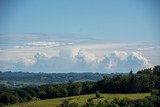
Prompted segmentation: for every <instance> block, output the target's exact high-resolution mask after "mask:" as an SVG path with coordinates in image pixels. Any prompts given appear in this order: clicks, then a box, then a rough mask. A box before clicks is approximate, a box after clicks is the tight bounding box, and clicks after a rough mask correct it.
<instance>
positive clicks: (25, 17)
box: [0, 0, 160, 73]
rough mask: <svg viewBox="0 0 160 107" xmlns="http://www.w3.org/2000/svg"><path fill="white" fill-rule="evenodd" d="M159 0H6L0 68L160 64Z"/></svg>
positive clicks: (117, 68) (124, 68)
mask: <svg viewBox="0 0 160 107" xmlns="http://www.w3.org/2000/svg"><path fill="white" fill-rule="evenodd" d="M159 5H160V2H159V0H1V1H0V13H1V14H0V71H8V70H9V71H10V70H11V71H24V72H103V73H112V72H129V71H130V69H133V70H134V71H137V70H140V69H144V68H149V67H153V66H154V65H158V64H160V61H159V59H160V54H158V53H160V45H159V40H160V30H159V28H160V20H159V19H160V11H159V10H160V6H159Z"/></svg>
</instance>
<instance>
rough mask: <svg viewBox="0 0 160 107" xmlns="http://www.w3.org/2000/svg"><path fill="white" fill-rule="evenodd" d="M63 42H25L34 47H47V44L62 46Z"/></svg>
mask: <svg viewBox="0 0 160 107" xmlns="http://www.w3.org/2000/svg"><path fill="white" fill-rule="evenodd" d="M60 45H61V44H60V43H59V42H44V41H40V42H31V43H25V44H24V46H32V47H35V46H36V47H46V46H60Z"/></svg>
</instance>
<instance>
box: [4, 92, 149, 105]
mask: <svg viewBox="0 0 160 107" xmlns="http://www.w3.org/2000/svg"><path fill="white" fill-rule="evenodd" d="M149 95H150V93H143V94H102V95H101V96H102V97H103V98H99V99H94V100H93V101H94V102H95V103H97V102H98V101H100V100H101V101H104V100H107V101H111V100H113V99H114V98H119V99H122V98H130V99H134V100H135V99H142V98H144V97H146V96H149ZM94 97H95V95H94V94H89V95H80V96H73V97H63V98H55V99H48V100H37V101H30V102H25V103H21V104H13V105H8V106H5V107H56V106H57V105H59V104H60V103H61V102H62V101H63V100H64V99H68V100H70V102H76V103H78V104H79V105H83V104H84V103H86V101H87V99H89V98H94Z"/></svg>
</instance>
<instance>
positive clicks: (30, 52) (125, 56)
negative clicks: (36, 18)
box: [0, 35, 160, 73]
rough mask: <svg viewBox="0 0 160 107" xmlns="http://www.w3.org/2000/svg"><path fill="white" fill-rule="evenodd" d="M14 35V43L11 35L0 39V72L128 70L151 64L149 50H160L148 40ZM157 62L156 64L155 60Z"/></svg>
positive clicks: (146, 66) (151, 56)
mask: <svg viewBox="0 0 160 107" xmlns="http://www.w3.org/2000/svg"><path fill="white" fill-rule="evenodd" d="M2 37H3V38H4V36H2ZM15 37H16V38H17V40H18V41H17V42H15V43H13V41H9V40H11V36H10V37H5V40H6V38H7V39H8V41H7V42H6V43H5V42H1V44H3V45H1V46H0V70H1V71H7V70H11V71H25V72H56V73H59V72H102V73H112V72H129V71H130V69H132V70H133V71H137V70H140V69H144V68H149V67H152V65H153V64H155V63H153V62H154V61H153V60H151V59H152V58H154V59H156V58H158V56H155V55H154V53H153V52H155V51H153V50H152V49H156V51H157V52H159V49H160V48H159V46H158V45H154V44H151V43H150V44H149V43H148V42H134V41H132V42H131V41H118V42H117V41H114V42H108V41H98V40H92V39H84V38H83V39H80V38H74V39H73V38H57V37H56V38H54V37H50V36H49V37H48V38H49V39H44V38H38V37H37V36H35V35H34V36H33V35H32V36H29V37H28V36H25V37H27V38H25V39H24V38H21V36H14V39H15ZM40 37H41V36H40ZM42 37H43V36H42ZM19 38H21V39H19ZM28 38H29V39H28ZM35 38H36V39H35ZM37 38H38V39H37ZM20 40H21V41H23V42H21V41H20ZM78 40H79V41H78ZM4 44H5V46H6V47H4ZM10 44H12V45H10ZM150 47H152V48H150ZM140 48H141V50H140ZM146 48H147V50H146ZM155 62H156V61H155ZM157 62H158V61H157ZM157 62H156V64H158V63H159V62H158V63H157Z"/></svg>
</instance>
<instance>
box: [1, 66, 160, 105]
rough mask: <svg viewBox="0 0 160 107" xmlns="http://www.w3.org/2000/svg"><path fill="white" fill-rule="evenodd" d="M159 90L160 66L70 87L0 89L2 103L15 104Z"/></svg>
mask: <svg viewBox="0 0 160 107" xmlns="http://www.w3.org/2000/svg"><path fill="white" fill-rule="evenodd" d="M159 88H160V66H155V67H154V68H153V69H144V70H141V71H138V72H137V73H136V74H133V72H132V71H131V72H130V73H129V74H128V75H116V76H113V77H108V76H105V77H104V78H103V79H102V80H100V81H97V82H92V81H86V82H76V83H72V82H69V83H67V84H56V85H41V86H37V87H26V88H16V89H9V88H7V87H5V86H1V87H0V103H2V104H13V103H17V102H25V101H30V100H36V99H50V98H58V97H66V96H75V95H82V94H91V93H95V92H96V91H99V92H100V93H145V92H151V91H152V90H154V89H158V90H160V89H159Z"/></svg>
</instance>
